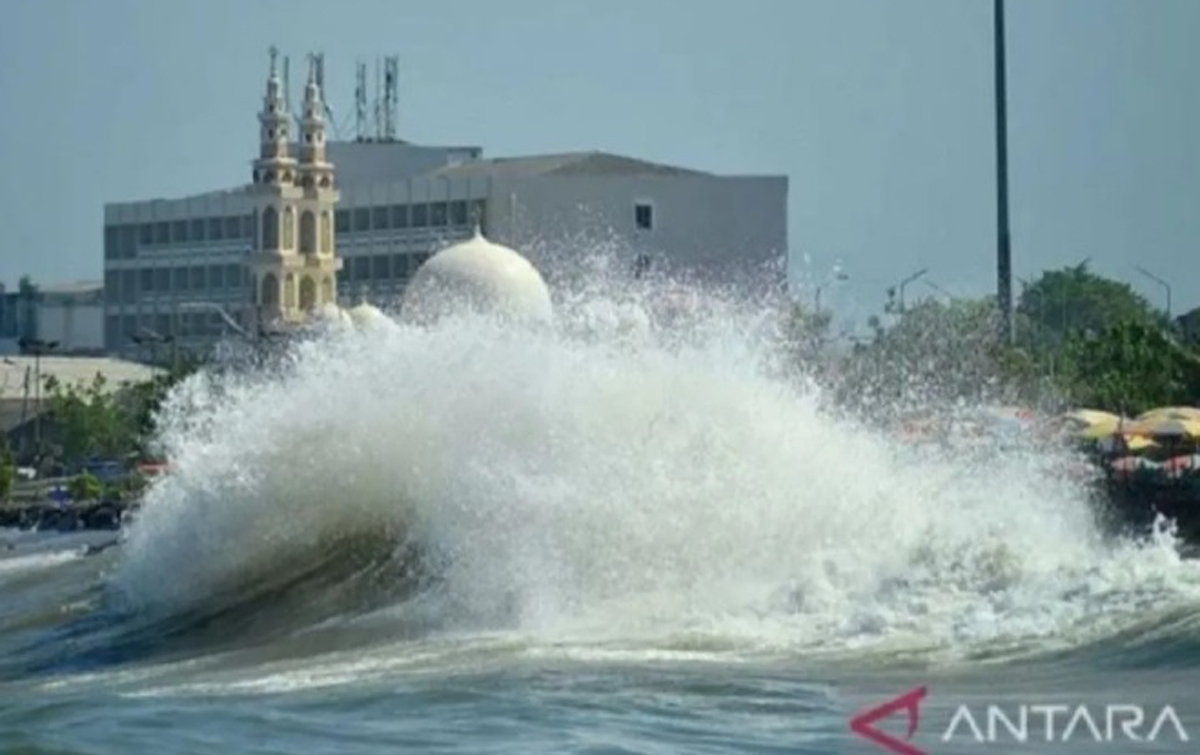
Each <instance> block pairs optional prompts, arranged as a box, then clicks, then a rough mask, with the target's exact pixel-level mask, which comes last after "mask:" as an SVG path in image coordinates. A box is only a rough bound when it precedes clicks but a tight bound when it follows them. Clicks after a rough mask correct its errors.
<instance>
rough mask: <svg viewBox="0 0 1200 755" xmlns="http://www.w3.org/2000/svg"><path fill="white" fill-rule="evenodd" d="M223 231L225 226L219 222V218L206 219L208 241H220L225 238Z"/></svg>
mask: <svg viewBox="0 0 1200 755" xmlns="http://www.w3.org/2000/svg"><path fill="white" fill-rule="evenodd" d="M224 231H225V226H224V224H223V223H222V222H221V218H209V219H208V240H209V241H220V240H221V239H223V238H225V234H224Z"/></svg>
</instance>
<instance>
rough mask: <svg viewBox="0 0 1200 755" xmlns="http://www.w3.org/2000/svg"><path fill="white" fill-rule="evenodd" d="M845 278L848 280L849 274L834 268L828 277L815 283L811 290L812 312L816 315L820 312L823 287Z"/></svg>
mask: <svg viewBox="0 0 1200 755" xmlns="http://www.w3.org/2000/svg"><path fill="white" fill-rule="evenodd" d="M847 280H850V276H849V275H847V274H846V271H845V270H841V269H837V268H835V269H834V271H833V273H832V274H831V275H830V276H829V277H828V278H826V279H825V280H823V281H822V282H821V283H819V284H817V286H816V287H815V289H814V291H813V313H814V314H818V315H819V314H821V291H822V290H823V289H825V288H827V287H828V286H829V285H831V284H833V283H838V282H841V281H847Z"/></svg>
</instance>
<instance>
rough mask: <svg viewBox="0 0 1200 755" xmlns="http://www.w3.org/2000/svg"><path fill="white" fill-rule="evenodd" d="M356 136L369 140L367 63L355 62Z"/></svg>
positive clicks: (361, 139)
mask: <svg viewBox="0 0 1200 755" xmlns="http://www.w3.org/2000/svg"><path fill="white" fill-rule="evenodd" d="M354 138H355V139H357V140H358V141H360V142H362V141H367V140H368V136H367V65H366V63H363V62H362V61H361V60H360V61H358V62H357V63H355V64H354Z"/></svg>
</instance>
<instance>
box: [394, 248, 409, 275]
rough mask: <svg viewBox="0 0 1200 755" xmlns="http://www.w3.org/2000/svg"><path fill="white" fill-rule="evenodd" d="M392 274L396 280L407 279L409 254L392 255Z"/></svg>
mask: <svg viewBox="0 0 1200 755" xmlns="http://www.w3.org/2000/svg"><path fill="white" fill-rule="evenodd" d="M392 275H394V276H395V278H396V280H405V279H406V278H408V255H407V254H393V255H392Z"/></svg>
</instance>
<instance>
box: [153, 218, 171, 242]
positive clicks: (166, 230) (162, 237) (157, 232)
mask: <svg viewBox="0 0 1200 755" xmlns="http://www.w3.org/2000/svg"><path fill="white" fill-rule="evenodd" d="M154 243H155V244H170V243H171V224H170V223H168V222H167V221H165V220H160V221H159V222H157V223H155V224H154Z"/></svg>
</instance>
